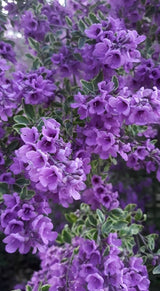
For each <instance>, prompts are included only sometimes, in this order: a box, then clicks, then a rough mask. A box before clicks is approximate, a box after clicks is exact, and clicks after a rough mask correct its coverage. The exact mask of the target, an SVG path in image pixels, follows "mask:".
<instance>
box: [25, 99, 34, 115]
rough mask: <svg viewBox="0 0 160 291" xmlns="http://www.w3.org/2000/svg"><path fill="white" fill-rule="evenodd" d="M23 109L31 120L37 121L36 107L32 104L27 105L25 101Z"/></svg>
mask: <svg viewBox="0 0 160 291" xmlns="http://www.w3.org/2000/svg"><path fill="white" fill-rule="evenodd" d="M23 107H24V112H25V114H26V115H27V117H28V118H29V119H31V120H34V119H35V111H34V107H33V106H32V105H31V104H25V102H24V100H23Z"/></svg>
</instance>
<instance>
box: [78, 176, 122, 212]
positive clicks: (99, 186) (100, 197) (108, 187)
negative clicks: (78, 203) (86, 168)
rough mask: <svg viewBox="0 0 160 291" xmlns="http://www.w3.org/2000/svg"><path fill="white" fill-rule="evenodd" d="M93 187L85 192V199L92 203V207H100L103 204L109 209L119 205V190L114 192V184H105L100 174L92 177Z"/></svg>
mask: <svg viewBox="0 0 160 291" xmlns="http://www.w3.org/2000/svg"><path fill="white" fill-rule="evenodd" d="M92 187H93V188H91V189H87V190H85V191H84V192H83V196H82V198H83V200H84V202H85V203H87V204H89V205H91V208H92V209H94V210H95V209H98V208H100V207H101V205H103V206H104V207H105V208H106V209H107V210H109V211H110V210H112V209H114V208H117V207H118V206H119V201H118V200H117V197H118V192H114V191H113V189H112V184H105V183H104V182H103V181H102V179H101V177H100V176H96V175H94V176H93V177H92Z"/></svg>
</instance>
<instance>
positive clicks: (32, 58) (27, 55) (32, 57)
mask: <svg viewBox="0 0 160 291" xmlns="http://www.w3.org/2000/svg"><path fill="white" fill-rule="evenodd" d="M25 56H26V57H27V58H29V59H31V60H32V61H33V60H34V59H35V57H34V56H33V55H31V54H25Z"/></svg>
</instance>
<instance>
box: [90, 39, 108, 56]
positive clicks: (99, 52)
mask: <svg viewBox="0 0 160 291" xmlns="http://www.w3.org/2000/svg"><path fill="white" fill-rule="evenodd" d="M110 47H111V41H110V40H109V39H103V42H99V43H97V44H96V45H95V49H94V51H93V56H95V57H97V58H100V59H102V60H104V57H105V54H106V53H107V52H108V50H109V49H110Z"/></svg>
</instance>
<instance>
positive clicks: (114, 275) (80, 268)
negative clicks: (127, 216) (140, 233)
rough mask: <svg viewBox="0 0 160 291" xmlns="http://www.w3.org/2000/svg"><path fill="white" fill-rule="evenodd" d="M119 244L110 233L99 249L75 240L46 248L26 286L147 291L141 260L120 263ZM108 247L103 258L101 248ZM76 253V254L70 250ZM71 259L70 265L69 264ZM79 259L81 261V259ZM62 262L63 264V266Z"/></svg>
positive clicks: (88, 242)
mask: <svg viewBox="0 0 160 291" xmlns="http://www.w3.org/2000/svg"><path fill="white" fill-rule="evenodd" d="M120 245H121V241H120V240H119V239H118V238H117V236H116V234H115V233H111V234H110V235H109V237H108V240H107V242H106V241H105V242H104V243H103V248H101V249H100V248H99V247H98V246H97V245H96V244H95V242H94V241H90V240H86V239H82V238H78V237H77V238H76V239H75V240H74V241H72V246H71V245H69V244H66V245H64V246H63V247H56V246H52V247H50V248H49V249H48V250H47V252H46V253H42V254H41V259H42V264H41V268H42V269H41V270H40V271H39V272H36V273H34V275H33V277H32V280H31V282H30V283H29V284H30V286H33V290H36V288H37V286H38V284H39V282H40V281H41V280H42V282H43V284H46V283H48V284H50V285H51V287H50V289H49V290H50V291H53V290H56V289H57V288H61V289H63V288H65V287H66V286H68V288H69V290H77V288H78V290H89V291H95V290H97V291H100V290H114V291H117V290H121V289H122V288H123V289H124V290H145V291H147V290H149V280H148V276H147V270H146V267H145V266H144V265H143V261H142V259H141V258H137V257H131V258H130V259H129V260H126V261H123V260H122V258H121V255H122V254H121V251H120V249H119V246H120ZM106 246H108V247H110V252H109V254H108V255H107V256H103V252H104V248H105V247H106ZM75 248H76V249H78V254H75V253H74V249H75ZM70 257H72V261H71V260H70ZM82 258H83V259H82ZM63 260H64V262H63Z"/></svg>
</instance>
